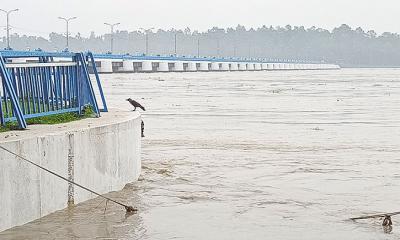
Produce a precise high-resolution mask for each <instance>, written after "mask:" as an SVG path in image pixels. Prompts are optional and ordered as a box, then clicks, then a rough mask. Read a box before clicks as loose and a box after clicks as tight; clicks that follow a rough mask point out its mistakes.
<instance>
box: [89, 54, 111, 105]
mask: <svg viewBox="0 0 400 240" xmlns="http://www.w3.org/2000/svg"><path fill="white" fill-rule="evenodd" d="M87 56H88V57H89V59H90V62H91V64H92V67H93V73H94V75H95V77H96V82H97V87H98V88H99V92H100V97H101V101H102V103H103V108H104V109H102V110H101V111H103V112H108V107H107V102H106V99H105V97H104V93H103V87H102V86H101V81H100V77H99V73H98V71H97V67H96V61H95V60H94V57H93V54H92V53H91V52H88V53H87Z"/></svg>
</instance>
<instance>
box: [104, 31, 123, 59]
mask: <svg viewBox="0 0 400 240" xmlns="http://www.w3.org/2000/svg"><path fill="white" fill-rule="evenodd" d="M104 24H105V25H107V26H110V28H111V43H110V44H111V46H110V53H111V54H112V53H113V50H114V27H115V26H118V25H120V24H121V23H114V24H110V23H104Z"/></svg>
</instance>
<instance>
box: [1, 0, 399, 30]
mask: <svg viewBox="0 0 400 240" xmlns="http://www.w3.org/2000/svg"><path fill="white" fill-rule="evenodd" d="M0 8H2V9H13V8H19V9H20V11H19V12H17V13H13V14H12V17H11V25H13V26H15V28H14V29H13V31H16V32H18V33H24V34H27V35H41V36H47V35H48V33H50V32H54V31H55V32H63V31H65V30H64V28H65V26H64V23H63V22H62V21H61V20H58V19H57V17H58V16H77V17H78V19H77V20H75V21H74V22H73V23H72V24H71V31H72V32H73V33H74V34H76V33H77V32H80V33H81V34H82V35H84V36H87V35H89V33H90V31H95V32H96V33H97V34H99V33H104V32H106V31H109V29H108V28H107V27H106V26H105V25H104V24H103V23H104V22H120V23H121V25H120V26H119V27H118V28H119V29H123V30H130V31H131V30H136V29H138V28H141V27H143V28H150V27H155V28H164V29H170V28H176V29H184V28H185V27H190V28H191V29H192V30H194V29H198V30H206V29H208V28H211V27H213V26H218V27H224V28H226V27H235V26H236V25H238V24H241V25H244V26H246V27H259V26H262V25H267V26H269V25H273V26H276V25H280V26H285V25H287V24H290V25H293V26H298V25H304V26H306V27H310V26H313V25H315V26H317V27H322V28H326V29H329V30H331V29H332V28H333V27H336V26H338V25H340V24H342V23H346V24H349V25H350V26H352V27H357V26H361V27H362V28H363V29H365V30H370V29H374V30H376V31H377V32H378V33H382V32H385V31H389V32H400V22H399V20H400V17H399V11H400V0H379V1H378V0H197V1H193V0H140V1H139V0H107V1H105V0H1V1H0ZM0 14H1V15H0V17H1V18H0V26H2V27H1V31H0V34H1V35H2V36H4V34H5V31H4V25H5V20H6V18H5V14H2V13H0Z"/></svg>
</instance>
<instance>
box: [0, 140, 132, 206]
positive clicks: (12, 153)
mask: <svg viewBox="0 0 400 240" xmlns="http://www.w3.org/2000/svg"><path fill="white" fill-rule="evenodd" d="M0 149H3V150H4V151H6V152H8V153H10V154H11V155H14V156H16V157H18V158H20V159H22V160H24V161H26V162H28V163H30V164H32V165H34V166H36V167H38V168H40V169H42V170H44V171H46V172H48V173H50V174H52V175H54V176H56V177H58V178H61V179H62V180H64V181H66V182H68V183H71V184H73V185H75V186H77V187H80V188H82V189H84V190H86V191H88V192H90V193H93V194H95V195H97V196H99V197H102V198H104V199H106V200H108V201H111V202H113V203H116V204H118V205H120V206H122V207H124V208H125V210H126V212H128V213H135V212H137V211H138V210H137V209H136V208H134V207H132V206H128V205H125V204H123V203H120V202H118V201H116V200H113V199H111V198H109V197H106V196H104V195H102V194H100V193H97V192H95V191H93V190H91V189H89V188H87V187H84V186H82V185H80V184H78V183H76V182H73V181H71V180H69V179H67V178H65V177H63V176H61V175H59V174H57V173H55V172H53V171H51V170H49V169H47V168H44V167H42V166H40V165H38V164H36V163H34V162H32V161H30V160H29V159H27V158H25V157H23V156H21V155H18V154H16V153H14V152H12V151H10V150H8V149H7V148H5V147H3V146H0Z"/></svg>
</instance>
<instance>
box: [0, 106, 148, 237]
mask: <svg viewBox="0 0 400 240" xmlns="http://www.w3.org/2000/svg"><path fill="white" fill-rule="evenodd" d="M0 144H1V145H2V146H3V147H5V148H7V149H9V150H11V151H13V152H15V153H17V154H19V155H22V156H24V157H26V158H28V159H29V160H31V161H33V162H34V163H36V164H39V165H41V166H43V167H45V168H47V169H50V170H51V171H54V172H56V173H58V174H60V175H61V176H64V177H66V178H68V179H70V180H73V181H75V182H76V183H79V184H81V185H83V186H85V187H88V188H90V189H92V190H94V191H96V192H99V193H101V194H104V193H108V192H111V191H118V190H121V189H122V188H123V187H124V186H125V185H126V184H127V183H131V182H134V181H136V180H137V179H138V177H139V175H140V171H141V158H140V153H141V116H140V113H138V112H131V111H123V110H116V109H113V110H110V111H109V112H108V113H102V116H101V118H89V119H84V120H81V121H76V122H71V123H65V124H57V125H32V126H29V130H25V131H11V132H4V133H1V134H0ZM94 197H96V196H95V195H94V194H91V193H89V192H87V191H84V190H82V189H80V188H77V187H75V186H73V185H72V184H69V183H68V182H66V181H64V180H61V179H59V178H56V177H55V176H53V175H50V174H49V173H47V172H44V171H43V170H40V169H38V168H37V167H35V166H33V165H30V164H28V163H27V162H25V161H22V160H21V159H19V158H17V157H15V156H13V155H11V154H9V153H7V152H5V151H0V231H3V230H6V229H9V228H12V227H14V226H19V225H23V224H25V223H28V222H30V221H33V220H35V219H39V218H41V217H43V216H45V215H48V214H50V213H52V212H55V211H57V210H61V209H64V208H66V207H67V206H68V204H77V203H80V202H83V201H86V200H89V199H92V198H94Z"/></svg>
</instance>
